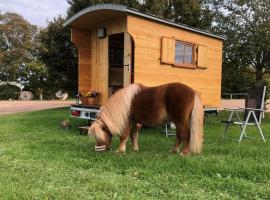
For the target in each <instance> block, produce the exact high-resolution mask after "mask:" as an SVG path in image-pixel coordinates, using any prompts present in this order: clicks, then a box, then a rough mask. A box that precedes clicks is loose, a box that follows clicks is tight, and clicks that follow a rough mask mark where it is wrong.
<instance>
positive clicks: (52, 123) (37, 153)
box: [0, 108, 270, 200]
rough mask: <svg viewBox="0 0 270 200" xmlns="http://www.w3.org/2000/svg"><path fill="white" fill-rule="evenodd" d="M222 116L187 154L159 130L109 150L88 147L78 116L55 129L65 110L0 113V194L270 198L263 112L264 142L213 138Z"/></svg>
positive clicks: (0, 196) (18, 196)
mask: <svg viewBox="0 0 270 200" xmlns="http://www.w3.org/2000/svg"><path fill="white" fill-rule="evenodd" d="M226 114H227V113H220V115H219V116H218V117H216V116H210V117H209V118H208V119H207V123H206V127H205V144H204V152H203V153H202V154H201V155H196V156H187V157H181V156H179V155H177V154H171V153H170V152H169V151H170V149H171V146H172V145H173V143H174V136H171V137H170V138H166V137H165V136H164V134H162V133H161V130H160V129H143V130H142V131H141V133H140V136H139V145H140V151H139V152H138V153H135V152H132V151H131V150H130V143H129V144H128V151H127V153H126V154H117V153H115V151H116V148H117V144H118V138H114V140H113V146H112V149H111V150H110V151H107V152H106V153H96V152H95V151H94V140H93V139H91V138H90V139H89V138H88V137H86V136H82V135H79V132H78V129H77V126H78V125H81V124H83V121H82V120H75V119H71V124H72V129H70V130H63V129H61V128H59V123H60V121H61V120H63V119H64V118H67V117H68V115H69V112H68V108H62V109H52V110H46V111H39V112H32V113H21V114H16V115H6V116H0V199H1V200H2V199H270V137H269V134H270V131H269V130H270V123H269V122H270V115H269V114H268V115H266V118H265V119H264V123H263V131H264V133H265V136H266V140H267V143H266V144H264V143H262V142H260V141H257V140H245V141H243V142H242V143H241V144H238V143H237V142H234V141H229V140H223V139H221V138H220V133H221V131H222V129H223V126H222V125H221V124H220V120H221V119H224V118H225V117H226ZM238 130H239V128H233V129H232V132H233V134H234V136H235V137H237V136H238ZM249 130H251V131H250V134H251V135H254V136H257V135H258V134H257V132H256V130H255V129H253V128H251V129H249Z"/></svg>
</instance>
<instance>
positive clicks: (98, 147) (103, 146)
mask: <svg viewBox="0 0 270 200" xmlns="http://www.w3.org/2000/svg"><path fill="white" fill-rule="evenodd" d="M95 150H96V151H97V152H101V151H106V150H107V147H106V145H102V146H95Z"/></svg>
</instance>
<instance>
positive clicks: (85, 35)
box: [72, 17, 126, 104]
mask: <svg viewBox="0 0 270 200" xmlns="http://www.w3.org/2000/svg"><path fill="white" fill-rule="evenodd" d="M98 28H106V34H107V35H111V34H116V33H121V32H124V31H126V17H122V18H115V19H110V20H109V21H104V22H98V25H96V26H94V27H89V29H78V28H75V27H72V42H73V43H74V44H75V45H76V46H77V48H78V54H79V88H78V90H79V92H80V93H82V94H85V93H86V92H87V91H89V90H98V91H99V92H100V93H101V96H100V104H104V103H105V102H106V101H107V99H108V37H105V38H98V36H97V30H98Z"/></svg>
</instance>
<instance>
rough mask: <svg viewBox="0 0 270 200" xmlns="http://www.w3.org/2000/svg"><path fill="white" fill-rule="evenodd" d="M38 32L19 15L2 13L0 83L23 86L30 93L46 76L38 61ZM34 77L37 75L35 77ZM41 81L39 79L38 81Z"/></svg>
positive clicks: (0, 17) (0, 15) (0, 16)
mask: <svg viewBox="0 0 270 200" xmlns="http://www.w3.org/2000/svg"><path fill="white" fill-rule="evenodd" d="M37 33H38V29H37V27H36V26H33V25H31V24H30V23H29V22H27V21H26V20H25V19H24V18H23V17H22V16H20V15H18V14H16V13H5V14H0V80H1V81H9V82H11V81H15V82H19V83H22V84H23V85H25V86H26V87H28V88H31V90H33V91H35V87H36V86H37V87H41V86H40V80H41V79H42V80H43V79H44V77H45V76H46V70H45V67H44V65H43V64H42V63H41V62H40V61H39V60H38V57H37V52H36V49H37V46H38V43H37V42H36V35H37ZM34 74H38V77H35V76H34ZM37 78H38V79H37Z"/></svg>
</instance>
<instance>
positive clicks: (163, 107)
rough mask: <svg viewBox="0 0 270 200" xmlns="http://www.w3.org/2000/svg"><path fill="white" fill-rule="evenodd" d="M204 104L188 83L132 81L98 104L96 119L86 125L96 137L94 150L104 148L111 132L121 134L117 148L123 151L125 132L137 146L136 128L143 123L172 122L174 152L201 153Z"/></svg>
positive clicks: (126, 137) (125, 138) (160, 123)
mask: <svg viewBox="0 0 270 200" xmlns="http://www.w3.org/2000/svg"><path fill="white" fill-rule="evenodd" d="M203 117H204V112H203V106H202V103H201V101H200V98H199V97H198V95H197V94H196V93H195V91H194V90H193V89H191V88H190V87H188V86H186V85H184V84H181V83H169V84H165V85H160V86H157V87H146V86H143V85H141V84H136V83H135V84H131V85H129V86H127V87H125V88H122V89H121V90H119V91H117V92H116V93H115V94H114V95H112V96H111V97H110V98H109V100H108V102H107V103H106V104H105V105H104V106H102V107H101V111H100V113H99V115H98V118H97V120H96V121H95V122H94V123H93V124H92V125H91V127H90V128H89V132H88V134H89V135H92V136H94V137H95V141H96V145H95V149H96V151H104V150H107V149H108V148H109V146H110V143H111V138H112V136H119V137H120V144H119V147H118V152H125V151H126V142H127V140H128V136H130V138H131V142H132V147H133V150H135V151H136V150H138V141H137V138H138V132H139V130H140V128H141V124H142V125H146V126H151V127H156V126H159V125H162V124H164V123H167V122H169V121H171V122H173V123H174V124H175V126H176V142H175V145H174V146H173V149H172V151H173V152H179V146H180V144H181V143H182V142H183V148H182V151H181V154H189V153H200V152H201V150H202V143H203Z"/></svg>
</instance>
